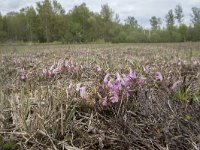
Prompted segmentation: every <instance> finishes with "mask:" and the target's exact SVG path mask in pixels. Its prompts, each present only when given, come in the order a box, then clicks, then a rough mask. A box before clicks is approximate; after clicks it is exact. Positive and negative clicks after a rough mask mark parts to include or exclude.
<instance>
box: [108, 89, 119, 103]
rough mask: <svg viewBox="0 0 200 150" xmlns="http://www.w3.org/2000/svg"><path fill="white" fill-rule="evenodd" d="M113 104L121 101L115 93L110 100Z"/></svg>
mask: <svg viewBox="0 0 200 150" xmlns="http://www.w3.org/2000/svg"><path fill="white" fill-rule="evenodd" d="M110 100H111V102H112V103H117V102H118V101H119V97H118V95H117V93H116V92H114V93H113V96H112V97H111V98H110Z"/></svg>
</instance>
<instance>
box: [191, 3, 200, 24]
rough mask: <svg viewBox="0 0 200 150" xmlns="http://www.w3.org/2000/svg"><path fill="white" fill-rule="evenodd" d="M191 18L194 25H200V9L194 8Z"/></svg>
mask: <svg viewBox="0 0 200 150" xmlns="http://www.w3.org/2000/svg"><path fill="white" fill-rule="evenodd" d="M191 17H192V19H191V21H192V23H193V24H194V25H195V24H198V23H200V8H197V7H192V15H191Z"/></svg>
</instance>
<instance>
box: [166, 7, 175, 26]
mask: <svg viewBox="0 0 200 150" xmlns="http://www.w3.org/2000/svg"><path fill="white" fill-rule="evenodd" d="M165 19H166V23H167V27H174V23H175V21H174V13H173V10H172V9H170V10H169V11H168V13H167V15H166V16H165Z"/></svg>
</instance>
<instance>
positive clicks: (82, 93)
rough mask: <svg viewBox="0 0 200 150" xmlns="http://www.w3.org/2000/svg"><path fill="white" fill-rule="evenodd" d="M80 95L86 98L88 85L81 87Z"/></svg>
mask: <svg viewBox="0 0 200 150" xmlns="http://www.w3.org/2000/svg"><path fill="white" fill-rule="evenodd" d="M80 96H81V98H84V99H85V98H86V96H87V93H86V87H85V86H83V87H81V88H80Z"/></svg>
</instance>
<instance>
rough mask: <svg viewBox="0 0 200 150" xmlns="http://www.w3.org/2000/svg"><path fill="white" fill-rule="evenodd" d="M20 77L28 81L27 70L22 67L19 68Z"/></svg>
mask: <svg viewBox="0 0 200 150" xmlns="http://www.w3.org/2000/svg"><path fill="white" fill-rule="evenodd" d="M19 78H20V80H22V81H24V82H25V81H26V78H27V77H26V74H25V71H24V68H21V69H20V70H19Z"/></svg>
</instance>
